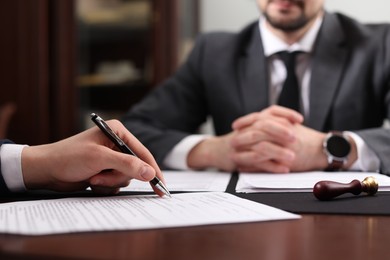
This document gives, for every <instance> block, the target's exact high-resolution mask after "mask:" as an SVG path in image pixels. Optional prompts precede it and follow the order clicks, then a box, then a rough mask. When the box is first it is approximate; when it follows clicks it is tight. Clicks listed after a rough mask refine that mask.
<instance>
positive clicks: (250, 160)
mask: <svg viewBox="0 0 390 260" xmlns="http://www.w3.org/2000/svg"><path fill="white" fill-rule="evenodd" d="M231 159H232V160H233V161H234V162H235V163H236V164H237V166H238V167H239V168H240V167H241V168H242V167H245V168H248V167H251V166H253V165H256V167H259V166H258V165H261V163H262V162H264V161H267V160H274V161H276V162H279V163H281V164H285V165H288V164H290V163H291V162H292V161H293V160H294V159H295V153H294V152H293V151H291V150H289V149H287V148H283V147H281V146H279V145H276V144H274V143H270V142H261V143H258V144H256V145H254V146H252V147H251V149H250V150H246V151H238V152H235V153H233V154H232V155H231Z"/></svg>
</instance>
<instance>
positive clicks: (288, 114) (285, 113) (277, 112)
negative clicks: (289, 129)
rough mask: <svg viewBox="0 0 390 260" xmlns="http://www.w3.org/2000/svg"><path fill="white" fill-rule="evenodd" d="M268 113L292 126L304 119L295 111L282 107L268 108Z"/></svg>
mask: <svg viewBox="0 0 390 260" xmlns="http://www.w3.org/2000/svg"><path fill="white" fill-rule="evenodd" d="M268 112H269V113H270V114H271V115H273V116H276V117H282V118H286V119H288V120H289V121H290V122H291V123H293V124H295V123H298V124H300V123H302V122H303V119H304V118H303V115H302V114H300V113H298V112H297V111H295V110H293V109H290V108H287V107H282V106H277V105H273V106H271V107H269V111H268Z"/></svg>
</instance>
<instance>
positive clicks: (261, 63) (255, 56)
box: [238, 23, 269, 114]
mask: <svg viewBox="0 0 390 260" xmlns="http://www.w3.org/2000/svg"><path fill="white" fill-rule="evenodd" d="M243 33H244V34H245V32H243ZM247 37H250V39H249V42H248V43H247V45H246V46H247V47H246V48H245V49H244V50H243V51H242V52H241V57H240V59H239V62H238V72H239V88H240V91H241V96H242V102H243V107H244V113H245V114H247V113H251V112H254V111H260V110H262V109H264V108H265V107H267V106H268V105H269V102H268V76H267V74H268V73H267V71H268V68H267V65H266V60H265V57H264V50H263V46H262V42H261V39H260V30H259V27H258V23H255V24H254V25H252V26H250V27H249V28H248V31H247V32H246V37H242V38H243V39H245V38H247Z"/></svg>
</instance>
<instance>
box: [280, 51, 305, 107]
mask: <svg viewBox="0 0 390 260" xmlns="http://www.w3.org/2000/svg"><path fill="white" fill-rule="evenodd" d="M298 53H299V52H298V51H295V52H287V51H282V52H279V53H278V55H279V57H280V58H281V59H282V60H283V62H284V65H286V69H287V78H286V81H285V82H284V84H283V88H282V91H281V92H280V95H279V99H278V104H279V105H281V106H284V107H288V108H291V109H294V110H296V111H298V112H300V95H299V85H298V79H297V75H296V74H295V59H296V56H297V54H298Z"/></svg>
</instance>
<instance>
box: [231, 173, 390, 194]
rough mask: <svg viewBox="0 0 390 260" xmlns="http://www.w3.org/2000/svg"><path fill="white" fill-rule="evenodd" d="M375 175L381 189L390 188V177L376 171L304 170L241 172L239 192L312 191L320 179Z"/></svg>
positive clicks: (338, 179)
mask: <svg viewBox="0 0 390 260" xmlns="http://www.w3.org/2000/svg"><path fill="white" fill-rule="evenodd" d="M368 176H373V177H374V178H376V180H377V181H378V184H379V189H378V190H379V191H389V190H390V177H388V176H386V175H383V174H379V173H375V172H302V173H287V174H284V173H283V174H270V173H240V175H239V179H238V182H237V186H236V191H237V192H246V193H251V192H312V191H313V187H314V185H315V184H316V183H317V182H319V181H324V180H327V181H336V182H341V183H350V182H351V181H352V180H359V181H363V180H364V178H366V177H368Z"/></svg>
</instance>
